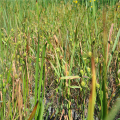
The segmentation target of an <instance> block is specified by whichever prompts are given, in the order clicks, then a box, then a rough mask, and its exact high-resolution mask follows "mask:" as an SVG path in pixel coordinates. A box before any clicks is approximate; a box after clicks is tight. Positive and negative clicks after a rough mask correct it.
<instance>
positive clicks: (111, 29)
mask: <svg viewBox="0 0 120 120" xmlns="http://www.w3.org/2000/svg"><path fill="white" fill-rule="evenodd" d="M113 26H114V24H113V23H112V25H111V28H110V32H109V40H108V42H109V43H108V47H107V60H106V62H108V54H109V49H110V41H111V36H112V31H113ZM106 64H107V63H106Z"/></svg>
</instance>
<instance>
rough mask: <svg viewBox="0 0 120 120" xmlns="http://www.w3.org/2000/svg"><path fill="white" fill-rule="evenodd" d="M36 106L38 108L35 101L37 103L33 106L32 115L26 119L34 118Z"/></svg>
mask: <svg viewBox="0 0 120 120" xmlns="http://www.w3.org/2000/svg"><path fill="white" fill-rule="evenodd" d="M37 106H38V101H37V103H36V105H35V107H34V109H33V111H32V113H31V115H30V117H29V118H28V120H32V119H33V117H34V116H35V112H36V110H37Z"/></svg>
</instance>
